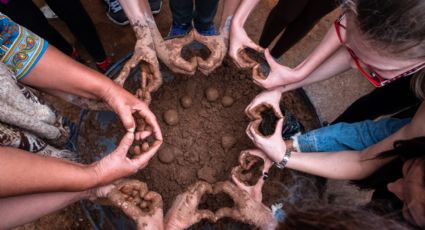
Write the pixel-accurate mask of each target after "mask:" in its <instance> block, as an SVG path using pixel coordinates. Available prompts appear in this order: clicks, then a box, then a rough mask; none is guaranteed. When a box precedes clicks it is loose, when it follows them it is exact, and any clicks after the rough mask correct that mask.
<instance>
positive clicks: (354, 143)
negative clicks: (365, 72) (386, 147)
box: [292, 118, 411, 152]
mask: <svg viewBox="0 0 425 230" xmlns="http://www.w3.org/2000/svg"><path fill="white" fill-rule="evenodd" d="M410 121H411V119H410V118H405V119H398V118H383V119H380V120H378V121H372V120H366V121H361V122H356V123H344V122H341V123H337V124H334V125H330V126H327V127H323V128H319V129H315V130H312V131H309V132H307V133H304V134H302V135H299V136H294V137H292V139H293V140H294V146H295V148H296V149H297V150H298V151H300V152H336V151H343V150H363V149H365V148H367V147H369V146H371V145H373V144H375V143H377V142H379V141H381V140H383V139H385V138H386V137H388V136H390V135H391V134H393V133H395V132H396V131H397V130H399V129H400V128H401V127H403V126H404V125H406V124H407V123H409V122H410Z"/></svg>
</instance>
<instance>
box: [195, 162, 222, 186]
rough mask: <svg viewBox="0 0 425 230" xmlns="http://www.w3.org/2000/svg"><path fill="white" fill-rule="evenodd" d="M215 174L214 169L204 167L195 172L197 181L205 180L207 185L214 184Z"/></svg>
mask: <svg viewBox="0 0 425 230" xmlns="http://www.w3.org/2000/svg"><path fill="white" fill-rule="evenodd" d="M215 174H216V172H215V169H213V168H211V167H209V166H204V167H202V168H201V169H199V170H198V172H197V176H198V179H200V180H205V181H206V182H208V183H215V182H216V181H217V179H216V178H215Z"/></svg>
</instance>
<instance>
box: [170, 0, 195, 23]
mask: <svg viewBox="0 0 425 230" xmlns="http://www.w3.org/2000/svg"><path fill="white" fill-rule="evenodd" d="M170 10H171V13H172V15H173V23H177V24H186V25H190V24H191V23H192V19H193V10H194V9H193V0H170Z"/></svg>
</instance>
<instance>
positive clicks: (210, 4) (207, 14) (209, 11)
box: [193, 0, 218, 30]
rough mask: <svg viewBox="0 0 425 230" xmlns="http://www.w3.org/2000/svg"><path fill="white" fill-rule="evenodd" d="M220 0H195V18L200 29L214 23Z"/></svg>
mask: <svg viewBox="0 0 425 230" xmlns="http://www.w3.org/2000/svg"><path fill="white" fill-rule="evenodd" d="M217 7H218V0H195V12H194V15H193V20H194V22H193V23H194V24H195V27H196V28H197V29H198V30H206V29H208V27H209V26H210V25H211V24H213V23H214V17H215V14H216V13H217Z"/></svg>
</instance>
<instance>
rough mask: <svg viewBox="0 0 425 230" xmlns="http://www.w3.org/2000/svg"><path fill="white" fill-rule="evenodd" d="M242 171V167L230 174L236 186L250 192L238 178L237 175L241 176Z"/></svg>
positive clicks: (234, 169)
mask: <svg viewBox="0 0 425 230" xmlns="http://www.w3.org/2000/svg"><path fill="white" fill-rule="evenodd" d="M241 170H242V169H241V168H240V166H237V167H234V168H233V169H232V172H231V173H230V174H231V178H232V181H233V183H235V184H236V186H238V187H239V188H240V189H243V190H245V191H248V187H247V186H246V185H245V184H244V183H243V182H242V181H240V180H239V178H238V176H237V175H240V173H241Z"/></svg>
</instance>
